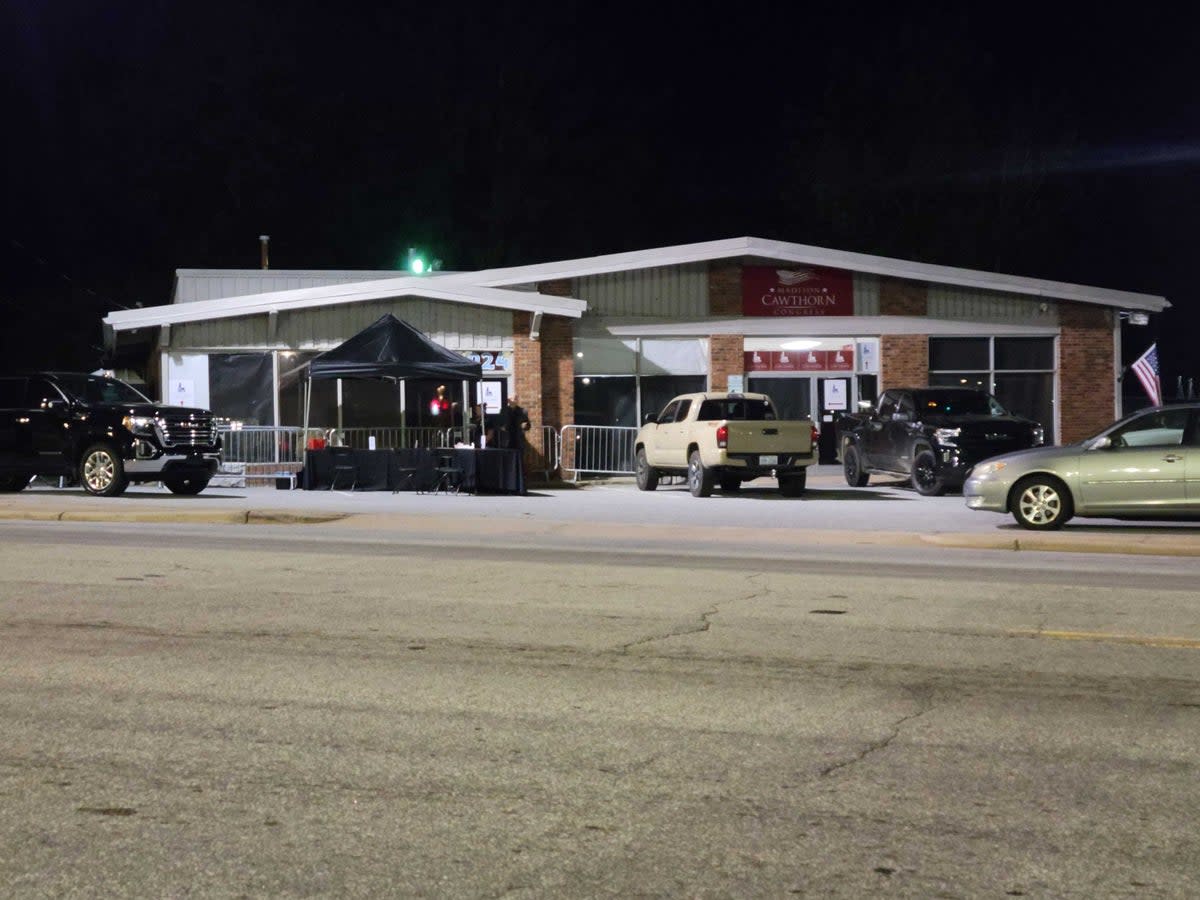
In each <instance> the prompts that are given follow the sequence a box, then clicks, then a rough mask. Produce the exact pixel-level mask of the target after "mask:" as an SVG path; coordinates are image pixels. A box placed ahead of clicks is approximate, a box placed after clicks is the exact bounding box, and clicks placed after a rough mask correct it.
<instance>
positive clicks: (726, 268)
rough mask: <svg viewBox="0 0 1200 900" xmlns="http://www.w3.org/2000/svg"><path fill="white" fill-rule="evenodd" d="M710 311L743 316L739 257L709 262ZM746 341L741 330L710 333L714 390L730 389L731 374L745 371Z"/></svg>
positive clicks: (730, 315)
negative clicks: (736, 332)
mask: <svg viewBox="0 0 1200 900" xmlns="http://www.w3.org/2000/svg"><path fill="white" fill-rule="evenodd" d="M708 311H709V314H710V315H713V316H721V317H723V318H741V315H742V264H741V262H740V261H731V260H714V261H713V262H710V263H709V264H708ZM745 345H746V342H745V340H744V339H743V337H742V336H741V335H740V334H712V335H709V337H708V385H709V389H710V390H713V391H727V390H729V376H730V375H741V374H742V373H743V372H745V370H746V368H745V360H744V357H743V356H742V350H743V348H744V347H745Z"/></svg>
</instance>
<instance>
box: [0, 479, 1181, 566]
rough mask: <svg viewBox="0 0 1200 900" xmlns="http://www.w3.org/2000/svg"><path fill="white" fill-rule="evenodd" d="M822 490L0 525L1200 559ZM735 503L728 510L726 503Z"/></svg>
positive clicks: (85, 510)
mask: <svg viewBox="0 0 1200 900" xmlns="http://www.w3.org/2000/svg"><path fill="white" fill-rule="evenodd" d="M809 486H810V488H811V489H812V490H811V491H810V492H808V493H807V494H806V495H805V497H804V498H801V500H800V501H799V502H797V501H794V500H792V501H787V500H782V501H781V498H780V497H779V496H778V494H777V492H776V491H775V490H774V484H773V482H770V481H769V480H766V479H764V480H762V482H761V483H759V482H755V483H752V484H751V485H748V486H747V488H746V490H745V492H744V493H743V494H742V495H741V496H738V497H735V498H721V497H720V496H717V495H714V497H713V498H711V499H710V500H695V499H694V498H692V497H690V496H689V495H688V494H687V492H686V490H685V489H684V488H683V487H682V486H680V485H676V486H674V487H667V488H660V490H659V491H658V492H657V493H656V494H645V493H642V492H639V491H638V490H637V489H636V487H635V486H634V484H633V480H632V479H631V478H608V479H597V480H590V481H586V482H583V483H581V484H578V485H576V484H572V483H570V482H565V483H564V482H554V483H551V484H546V483H541V484H539V483H533V484H531V485H530V490H529V494H528V495H527V496H520V497H518V496H497V495H478V496H472V495H462V496H449V497H447V496H445V495H437V496H435V495H428V494H423V495H417V494H412V493H402V494H392V493H390V492H388V491H380V492H348V491H301V490H276V489H274V488H263V487H252V488H236V489H234V488H220V487H215V488H209V489H208V490H206V491H205V492H204V493H202V494H201V495H199V496H197V497H179V496H176V495H174V494H171V493H170V492H169V491H167V490H165V489H164V488H162V487H159V486H157V485H146V486H136V487H131V488H130V489H129V490H128V491H127V492H126V493H125V494H123V495H122V496H120V497H116V498H102V497H92V496H90V495H88V494H86V493H84V492H83V491H82V490H80V489H78V488H73V489H72V488H53V487H46V486H44V485H42V484H41V483H35V485H34V486H32V487H30V488H27V489H26V490H25V491H22V492H20V493H17V494H0V519H10V520H26V521H64V522H149V523H153V522H174V523H192V524H227V525H314V524H317V525H326V526H330V525H332V526H334V527H338V528H375V529H379V530H383V531H386V530H400V531H405V532H414V531H424V532H429V531H440V530H444V529H446V528H452V529H454V530H455V531H457V532H459V533H470V534H473V535H475V536H476V537H478V538H479V539H481V540H486V539H488V538H489V537H494V538H495V539H497V540H499V539H501V538H502V537H503V536H504V535H509V536H512V537H524V538H526V539H529V538H532V537H533V536H535V535H536V534H537V533H538V532H539V531H544V530H545V529H546V528H547V527H553V528H555V530H556V531H557V532H560V533H561V532H569V533H571V534H573V535H575V536H576V537H577V538H578V539H579V540H581V541H606V540H612V539H613V538H614V537H618V536H619V537H621V538H626V539H628V538H630V537H632V536H636V535H639V534H641V535H644V536H645V539H646V540H647V541H648V542H651V541H652V542H654V543H660V544H661V543H662V541H663V537H664V535H665V536H668V537H669V538H670V540H671V541H690V542H698V543H711V542H714V541H719V540H721V539H722V538H724V539H728V540H729V541H731V542H732V541H747V540H751V541H755V542H758V543H760V544H763V545H768V546H777V547H779V548H780V552H786V548H787V547H789V546H797V545H799V544H801V543H803V544H809V545H824V546H835V545H836V546H846V547H854V546H864V545H877V546H882V545H887V546H911V547H914V548H919V547H924V548H926V549H928V550H936V549H938V548H941V549H951V548H953V549H966V550H1005V551H1022V550H1025V551H1051V552H1066V553H1109V554H1135V555H1156V556H1179V557H1196V556H1200V527H1197V526H1196V525H1188V524H1184V525H1176V524H1174V523H1169V524H1166V525H1163V524H1162V523H1160V524H1158V525H1157V526H1155V525H1140V524H1133V523H1128V522H1115V521H1107V520H1079V519H1077V520H1075V521H1074V522H1072V523H1069V524H1068V525H1067V527H1066V528H1065V529H1063V530H1061V531H1057V532H1034V531H1026V530H1023V529H1019V528H1017V527H1016V526H1015V525H1013V523H1012V521H1011V519H1009V518H1007V517H1002V516H999V515H994V514H984V513H976V512H972V511H969V510H966V509H965V506H964V505H963V503H962V498H961V497H945V498H920V497H917V496H916V495H915V494H914V493H913V492H912V491H911V490H909V489H908V488H907V487H904V486H903V485H901V484H900V483H899V482H892V483H888V482H885V481H882V480H881V481H880V483H879V484H875V483H874V482H873V484H872V486H871V487H870V488H860V489H854V488H848V487H847V486H846V484H845V482H844V481H843V480H842V478H841V474H840V469H839V468H838V467H834V466H820V467H817V468H816V469H815V470H813V471H812V473H811V474H810V476H809ZM723 499H724V500H726V501H727V500H729V499H733V502H732V503H729V502H723Z"/></svg>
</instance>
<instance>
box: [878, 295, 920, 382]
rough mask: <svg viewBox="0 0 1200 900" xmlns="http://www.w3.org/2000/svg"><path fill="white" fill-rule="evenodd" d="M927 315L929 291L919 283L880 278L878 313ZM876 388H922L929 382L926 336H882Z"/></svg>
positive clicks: (887, 314)
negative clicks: (877, 385)
mask: <svg viewBox="0 0 1200 900" xmlns="http://www.w3.org/2000/svg"><path fill="white" fill-rule="evenodd" d="M928 312H929V291H928V289H927V288H926V286H925V285H924V284H922V283H921V282H919V281H903V280H901V279H899V278H882V279H880V281H879V313H880V315H884V316H920V317H922V318H924V317H925V316H926V315H928ZM879 360H880V370H879V389H880V390H881V391H885V390H887V389H888V388H896V387H924V386H925V385H926V384H928V382H929V335H927V334H885V335H883V336H882V337H881V338H880V341H879Z"/></svg>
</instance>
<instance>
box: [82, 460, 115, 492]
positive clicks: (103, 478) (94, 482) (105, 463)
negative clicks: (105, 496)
mask: <svg viewBox="0 0 1200 900" xmlns="http://www.w3.org/2000/svg"><path fill="white" fill-rule="evenodd" d="M114 477H116V465H115V463H114V462H113V458H112V456H111V455H109V454H108V453H102V452H96V453H93V454H92V455H91V456H89V457H88V458H87V459H86V460H85V461H84V463H83V480H84V483H86V484H87V486H88V488H89V489H90V490H93V491H103V490H106V489H107V488H108V486H109V485H110V484H112V483H113V478H114Z"/></svg>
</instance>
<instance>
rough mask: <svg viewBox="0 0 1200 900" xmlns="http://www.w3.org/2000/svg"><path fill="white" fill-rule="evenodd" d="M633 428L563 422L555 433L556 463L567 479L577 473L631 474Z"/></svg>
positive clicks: (634, 432)
mask: <svg viewBox="0 0 1200 900" xmlns="http://www.w3.org/2000/svg"><path fill="white" fill-rule="evenodd" d="M637 433H638V430H637V429H636V428H625V427H621V426H616V425H564V426H563V429H562V432H561V434H560V436H559V450H558V453H559V465H560V466H561V467H562V471H563V473H564V475H565V473H566V472H568V471H570V472H571V473H572V474H571V480H572V481H578V480H579V476H580V475H632V474H634V468H633V442H634V439H635V438H636V437H637Z"/></svg>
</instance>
